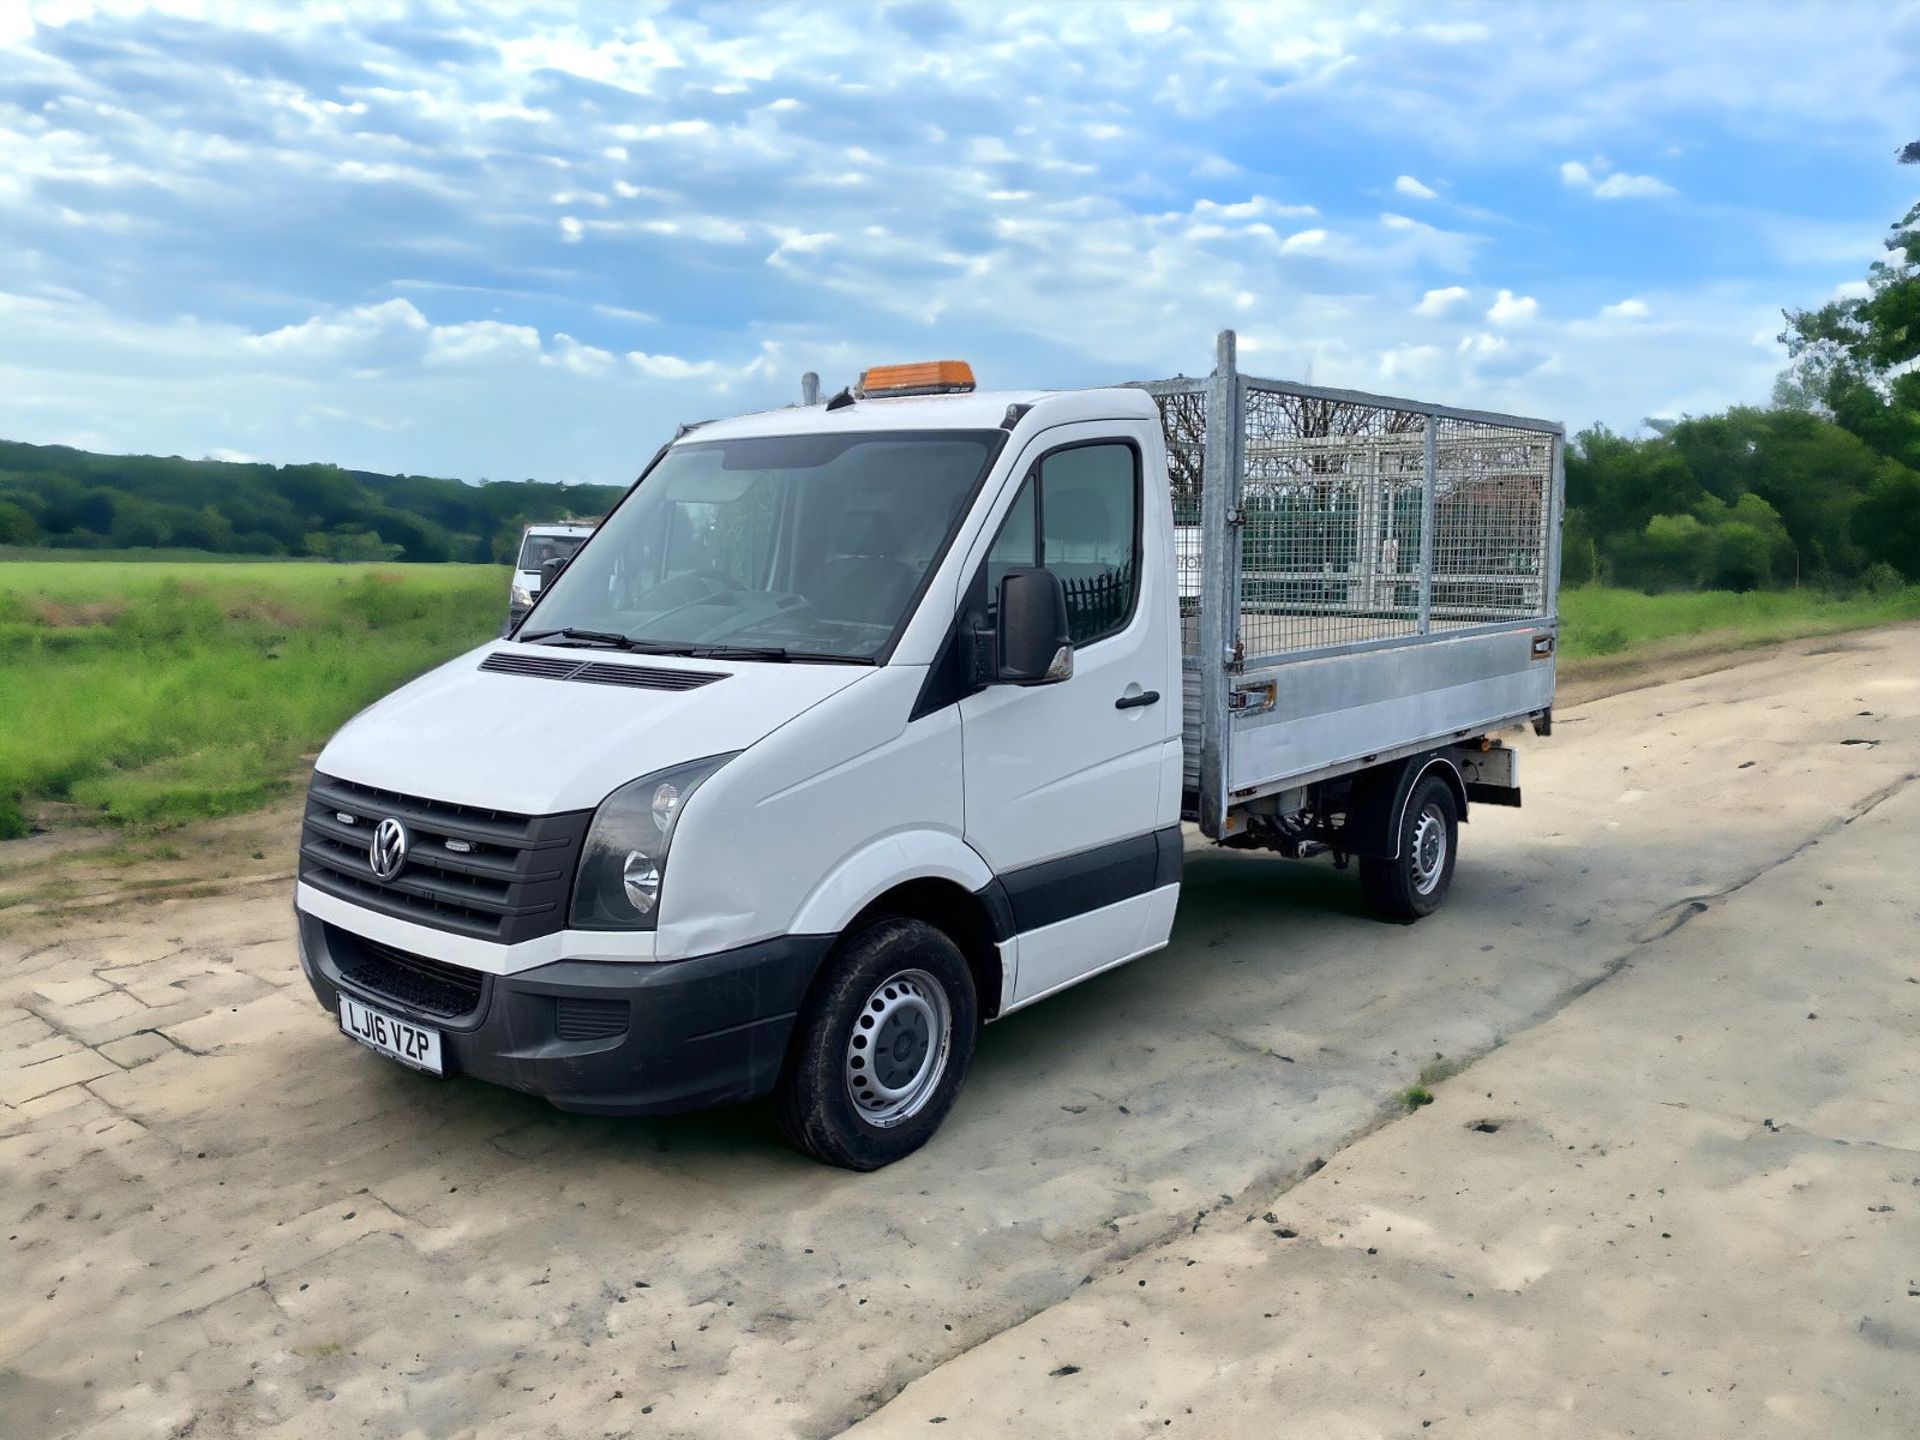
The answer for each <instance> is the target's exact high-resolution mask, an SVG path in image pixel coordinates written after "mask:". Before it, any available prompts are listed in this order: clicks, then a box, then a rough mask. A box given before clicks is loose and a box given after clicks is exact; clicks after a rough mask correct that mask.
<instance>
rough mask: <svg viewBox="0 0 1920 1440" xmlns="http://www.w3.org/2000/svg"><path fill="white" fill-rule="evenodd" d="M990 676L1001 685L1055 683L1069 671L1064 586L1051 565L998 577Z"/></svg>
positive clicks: (1070, 642)
mask: <svg viewBox="0 0 1920 1440" xmlns="http://www.w3.org/2000/svg"><path fill="white" fill-rule="evenodd" d="M994 628H995V634H994V661H995V663H994V673H993V679H994V680H996V681H998V682H999V683H1000V684H1003V685H1055V684H1058V683H1059V682H1060V681H1062V680H1066V679H1069V678H1071V676H1072V675H1073V634H1072V631H1071V630H1070V629H1069V628H1068V626H1067V589H1066V586H1064V585H1062V584H1061V583H1060V577H1059V576H1058V575H1056V574H1054V573H1053V571H1051V570H1043V569H1037V568H1035V569H1022V570H1009V571H1008V572H1007V573H1006V574H1005V575H1004V576H1002V577H1001V580H1000V606H999V617H998V619H997V621H996V624H995V627H994Z"/></svg>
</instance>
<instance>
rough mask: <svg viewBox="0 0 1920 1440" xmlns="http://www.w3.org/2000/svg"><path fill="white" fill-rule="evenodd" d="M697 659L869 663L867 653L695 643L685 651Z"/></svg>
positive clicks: (844, 663)
mask: <svg viewBox="0 0 1920 1440" xmlns="http://www.w3.org/2000/svg"><path fill="white" fill-rule="evenodd" d="M686 653H687V654H688V655H691V656H693V657H694V658H695V659H698V660H771V661H775V662H778V663H780V664H794V665H871V664H873V658H872V657H871V656H868V655H826V654H822V653H820V652H819V651H814V650H789V649H787V647H786V646H784V645H696V646H694V647H692V648H691V649H689V650H688V651H687V652H686Z"/></svg>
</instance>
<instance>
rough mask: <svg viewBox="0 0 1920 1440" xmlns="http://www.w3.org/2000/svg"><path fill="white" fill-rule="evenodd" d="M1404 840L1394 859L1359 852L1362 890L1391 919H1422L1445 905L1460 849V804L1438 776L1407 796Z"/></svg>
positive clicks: (1402, 821)
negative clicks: (1454, 864) (1441, 904)
mask: <svg viewBox="0 0 1920 1440" xmlns="http://www.w3.org/2000/svg"><path fill="white" fill-rule="evenodd" d="M1399 842H1400V844H1399V849H1400V853H1399V855H1397V856H1396V857H1395V858H1394V859H1391V860H1381V859H1377V858H1375V857H1373V856H1366V855H1363V856H1361V857H1360V890H1361V893H1362V894H1363V895H1365V896H1366V897H1367V903H1368V904H1369V905H1371V906H1372V907H1373V908H1374V909H1375V910H1376V911H1378V912H1379V913H1380V914H1382V915H1384V916H1386V917H1387V918H1388V919H1390V920H1418V919H1420V918H1421V917H1422V916H1423V915H1431V914H1432V913H1433V912H1434V911H1435V910H1438V909H1439V908H1440V902H1441V900H1442V899H1444V898H1445V897H1446V893H1447V887H1448V886H1450V885H1451V884H1453V861H1454V856H1455V855H1456V854H1457V853H1458V852H1459V849H1460V807H1459V806H1458V805H1457V804H1456V803H1455V801H1454V798H1453V790H1452V789H1451V788H1450V787H1449V786H1448V784H1447V782H1446V781H1445V780H1443V779H1441V778H1440V777H1439V776H1438V775H1428V776H1425V777H1424V778H1422V779H1421V780H1420V781H1419V782H1418V783H1417V784H1415V785H1414V787H1413V793H1412V794H1411V795H1409V796H1408V797H1407V809H1406V813H1405V814H1404V815H1402V816H1401V817H1400V835H1399Z"/></svg>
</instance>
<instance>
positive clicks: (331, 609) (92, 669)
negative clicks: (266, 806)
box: [0, 561, 507, 837]
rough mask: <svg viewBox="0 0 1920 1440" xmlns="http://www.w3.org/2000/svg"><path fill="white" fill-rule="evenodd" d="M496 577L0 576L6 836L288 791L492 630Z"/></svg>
mask: <svg viewBox="0 0 1920 1440" xmlns="http://www.w3.org/2000/svg"><path fill="white" fill-rule="evenodd" d="M506 594H507V573H506V571H504V570H497V569H494V568H492V567H488V566H465V565H412V566H410V565H373V566H357V565H326V564H308V563H297V562H272V561H262V562H254V563H241V564H206V563H202V562H192V563H168V562H146V561H142V562H116V561H96V562H94V563H90V564H62V563H53V564H46V563H40V562H0V837H5V836H8V835H18V834H21V833H24V831H25V830H26V829H27V828H28V825H29V823H30V821H31V820H32V818H33V817H34V816H35V815H36V814H37V813H39V812H40V811H42V810H43V809H44V808H45V807H46V806H47V804H48V802H53V803H54V804H56V805H57V804H60V803H62V802H64V803H66V804H70V805H71V806H73V807H77V812H78V814H79V815H81V816H84V817H87V818H95V819H102V820H106V821H108V822H112V823H118V824H123V825H136V826H153V825H164V824H170V823H175V822H179V821H182V820H189V819H196V818H201V817H206V816H213V815H224V814H230V813H233V812H235V811H239V810H244V809H248V808H251V807H253V806H255V805H258V804H261V803H263V802H265V801H267V800H269V799H271V798H273V797H274V796H275V795H278V794H281V793H283V792H284V791H285V789H286V786H287V776H288V775H289V773H290V772H291V771H293V770H294V769H295V768H296V766H297V764H298V761H299V757H300V756H301V755H303V754H306V753H309V752H311V751H312V750H315V749H317V748H318V747H319V746H320V745H321V744H322V743H323V742H324V741H325V740H326V738H327V736H328V735H329V734H330V733H331V732H332V731H333V730H334V729H336V728H337V727H338V726H339V725H340V723H341V722H342V721H344V720H345V719H346V718H347V717H348V716H350V715H352V714H353V713H354V712H355V711H357V710H359V709H361V708H362V707H363V706H365V705H367V704H368V703H370V702H371V701H373V700H375V699H377V698H378V697H379V696H380V695H381V694H383V693H384V692H386V691H387V690H389V689H391V688H393V687H394V686H395V685H397V684H399V683H400V682H401V681H403V680H406V679H407V678H409V677H410V676H413V675H416V674H419V673H420V672H421V671H423V670H425V669H427V668H429V667H430V666H432V665H433V664H435V663H436V662H438V661H440V660H444V659H446V658H447V657H448V656H450V655H454V654H457V653H459V652H460V651H461V650H463V649H466V648H468V647H470V646H473V645H476V644H478V643H480V642H481V641H482V640H485V639H486V638H487V637H488V636H489V635H492V634H495V633H497V632H498V630H499V626H500V622H501V620H502V619H503V618H504V615H505V610H506Z"/></svg>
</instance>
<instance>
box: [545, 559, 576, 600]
mask: <svg viewBox="0 0 1920 1440" xmlns="http://www.w3.org/2000/svg"><path fill="white" fill-rule="evenodd" d="M572 558H573V557H572V556H570V555H555V556H554V557H553V558H552V559H550V560H543V561H541V562H540V593H541V594H542V595H544V594H546V593H547V591H548V590H549V589H551V588H552V586H553V582H554V581H555V580H557V579H559V578H560V572H561V571H562V570H564V569H566V568H567V561H568V560H570V559H572Z"/></svg>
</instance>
